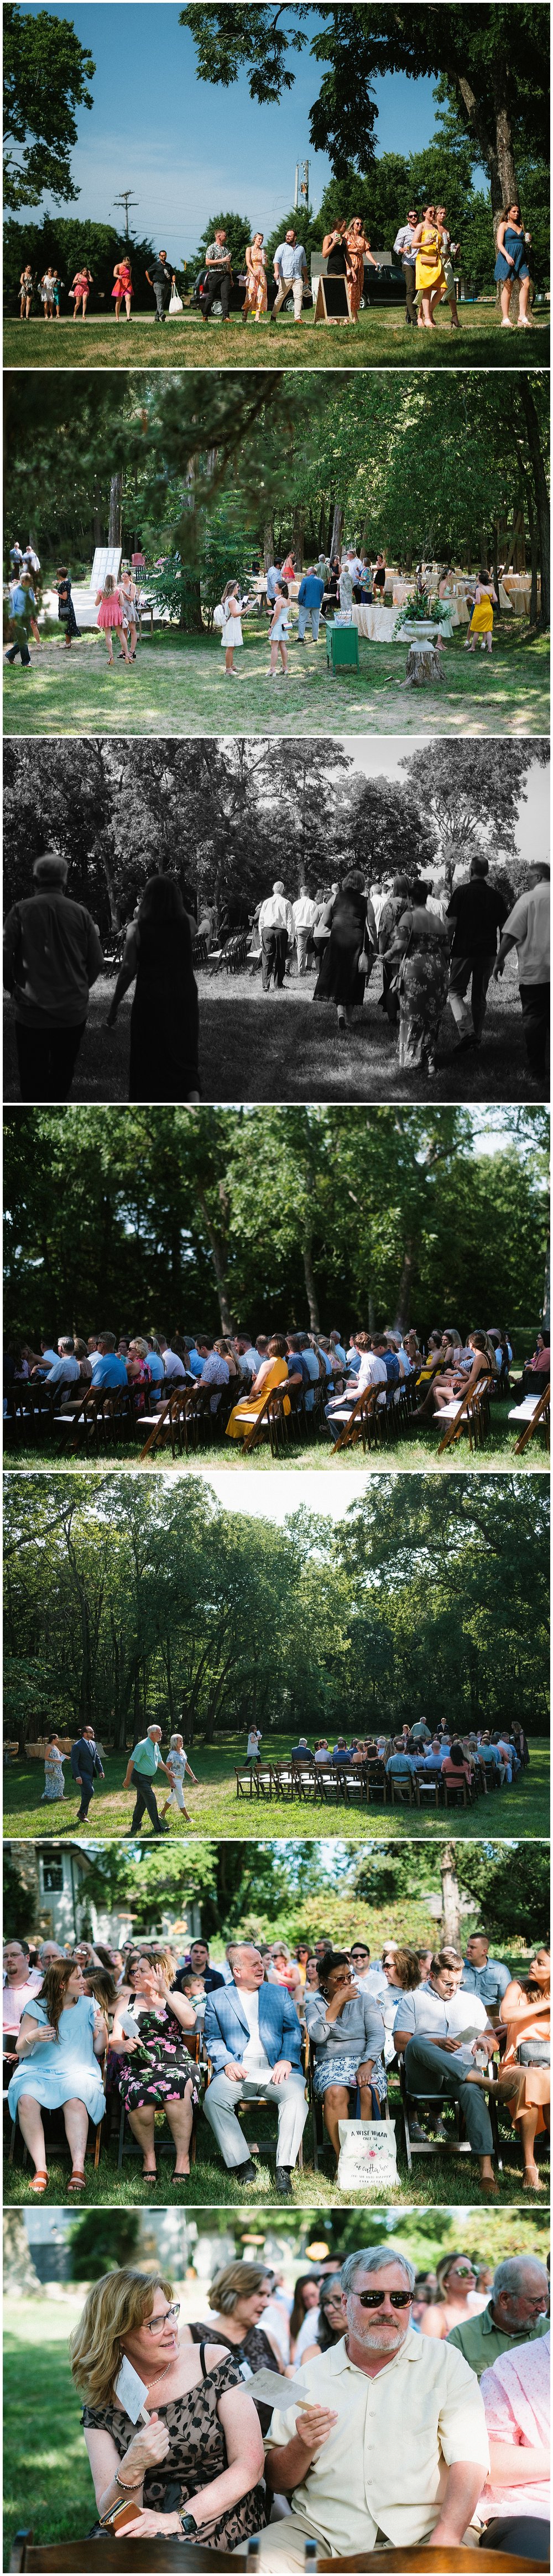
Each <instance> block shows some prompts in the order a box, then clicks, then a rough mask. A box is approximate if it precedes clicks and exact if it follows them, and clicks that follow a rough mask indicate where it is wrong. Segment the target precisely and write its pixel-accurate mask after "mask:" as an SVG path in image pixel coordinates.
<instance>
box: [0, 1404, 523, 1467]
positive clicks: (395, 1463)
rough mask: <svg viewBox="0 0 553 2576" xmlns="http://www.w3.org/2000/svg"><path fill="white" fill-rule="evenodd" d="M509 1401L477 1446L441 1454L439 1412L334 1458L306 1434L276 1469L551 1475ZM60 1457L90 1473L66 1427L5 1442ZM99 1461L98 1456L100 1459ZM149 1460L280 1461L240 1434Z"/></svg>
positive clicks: (114, 1462)
mask: <svg viewBox="0 0 553 2576" xmlns="http://www.w3.org/2000/svg"><path fill="white" fill-rule="evenodd" d="M510 1403H511V1398H510V1397H509V1398H507V1397H506V1398H505V1402H501V1403H498V1404H494V1405H492V1412H491V1422H492V1427H491V1434H490V1438H489V1440H487V1441H486V1446H485V1448H484V1449H475V1450H471V1449H470V1448H469V1444H468V1440H467V1439H466V1438H465V1439H463V1441H462V1443H461V1444H460V1445H456V1446H455V1448H454V1447H452V1448H451V1449H447V1450H446V1451H445V1454H444V1456H443V1457H442V1458H439V1457H438V1448H439V1442H440V1430H439V1425H438V1420H437V1417H436V1424H435V1427H434V1424H433V1423H429V1424H428V1426H427V1425H425V1426H424V1427H423V1428H419V1427H418V1426H415V1425H414V1426H413V1431H412V1435H411V1437H410V1438H409V1439H405V1440H398V1441H396V1443H395V1446H394V1448H393V1449H392V1448H390V1449H381V1448H378V1449H371V1450H368V1451H366V1452H365V1455H363V1449H362V1447H360V1446H358V1447H356V1448H355V1449H342V1450H340V1451H339V1454H338V1456H337V1457H336V1458H334V1457H333V1455H332V1446H333V1444H332V1440H331V1438H330V1436H329V1437H328V1439H326V1440H323V1439H321V1440H316V1441H313V1442H312V1443H311V1442H309V1441H308V1442H307V1443H306V1445H305V1448H301V1447H298V1448H297V1449H296V1448H294V1449H292V1448H290V1449H287V1450H286V1451H285V1453H284V1456H283V1458H282V1461H281V1462H279V1461H277V1462H276V1464H277V1470H278V1465H279V1464H280V1463H282V1465H283V1467H285V1469H286V1473H287V1474H291V1475H293V1474H296V1475H298V1474H299V1475H302V1474H303V1473H304V1471H305V1469H306V1468H308V1469H309V1470H310V1471H311V1469H312V1468H315V1469H316V1470H317V1471H320V1472H322V1473H323V1474H324V1472H325V1470H326V1468H327V1467H329V1466H331V1467H332V1469H333V1471H334V1469H335V1468H336V1469H338V1470H339V1472H340V1474H341V1475H343V1476H348V1475H349V1476H351V1475H352V1474H353V1475H354V1476H355V1479H356V1483H358V1481H359V1475H360V1474H361V1475H364V1474H365V1471H366V1472H367V1474H368V1475H370V1474H371V1472H373V1473H376V1474H377V1475H382V1473H383V1471H384V1472H385V1473H386V1475H390V1474H392V1475H397V1474H400V1475H405V1474H410V1475H413V1474H417V1475H420V1473H421V1470H423V1471H427V1470H428V1469H429V1470H430V1472H431V1473H435V1472H436V1470H437V1471H438V1473H439V1474H440V1475H441V1474H442V1473H445V1474H446V1475H447V1474H449V1472H450V1471H451V1469H452V1468H453V1469H454V1470H455V1473H456V1474H458V1472H459V1468H460V1467H462V1468H467V1467H468V1468H471V1469H472V1468H474V1470H475V1473H476V1474H477V1475H478V1474H480V1475H484V1476H489V1475H490V1474H492V1475H493V1474H494V1473H499V1474H504V1473H505V1470H507V1472H509V1473H510V1472H511V1470H512V1469H513V1467H514V1468H515V1470H516V1472H517V1473H521V1474H522V1475H524V1474H525V1473H526V1474H528V1472H529V1471H530V1472H531V1473H532V1474H533V1475H535V1474H536V1473H537V1472H539V1471H540V1469H541V1472H542V1474H543V1475H549V1453H548V1451H547V1449H546V1447H545V1435H544V1434H543V1435H541V1436H540V1437H539V1439H538V1438H536V1439H535V1440H533V1441H531V1442H530V1444H529V1446H528V1448H527V1449H525V1450H523V1453H522V1457H520V1458H515V1455H514V1449H515V1440H516V1434H517V1431H520V1430H521V1429H523V1428H524V1425H523V1424H520V1423H518V1424H516V1425H514V1424H509V1420H508V1416H509V1406H510ZM139 1456H140V1442H139V1440H137V1441H136V1444H135V1443H134V1441H133V1443H132V1446H131V1445H129V1443H128V1442H127V1441H126V1442H125V1445H124V1447H119V1448H116V1447H113V1448H112V1450H111V1453H110V1458H109V1465H110V1469H111V1467H112V1466H121V1467H128V1466H129V1465H131V1466H134V1465H135V1464H136V1462H137V1460H138V1458H139ZM60 1460H62V1461H63V1466H64V1470H65V1469H66V1468H67V1467H69V1470H70V1472H72V1473H73V1474H74V1475H77V1476H88V1474H89V1472H90V1458H89V1457H87V1456H86V1455H83V1454H82V1453H81V1451H80V1450H79V1451H78V1452H77V1454H76V1456H74V1457H69V1458H68V1456H67V1442H66V1438H65V1434H62V1436H61V1439H60V1440H59V1442H58V1436H57V1435H56V1438H55V1440H54V1439H50V1440H48V1441H46V1440H44V1441H43V1442H41V1446H40V1448H38V1446H37V1444H36V1442H35V1443H33V1442H32V1441H31V1440H29V1441H28V1442H27V1444H25V1443H24V1442H21V1441H18V1443H17V1447H14V1448H13V1449H10V1448H8V1447H7V1446H6V1448H5V1450H4V1465H5V1467H10V1466H11V1467H15V1468H16V1469H17V1470H18V1472H19V1469H20V1468H21V1467H30V1466H32V1467H33V1468H36V1467H42V1466H44V1467H45V1468H46V1469H48V1470H49V1469H50V1468H51V1467H52V1466H53V1465H54V1463H58V1462H59V1461H60ZM94 1463H95V1464H97V1463H98V1462H97V1461H96V1460H95V1462H94ZM150 1466H153V1467H156V1466H157V1467H159V1466H162V1467H163V1468H164V1469H167V1470H168V1471H169V1473H170V1474H174V1475H181V1474H184V1475H188V1473H190V1474H193V1475H197V1473H198V1468H201V1470H202V1473H205V1474H206V1475H207V1476H209V1470H210V1468H211V1467H217V1468H219V1469H221V1468H224V1469H225V1470H226V1469H227V1468H228V1469H229V1470H230V1473H231V1474H237V1475H251V1474H252V1472H253V1473H254V1474H258V1475H263V1474H271V1473H272V1472H274V1468H275V1460H274V1459H273V1458H272V1457H271V1451H270V1447H269V1442H268V1440H266V1441H264V1442H263V1443H262V1444H261V1443H260V1445H259V1448H257V1449H252V1450H250V1452H249V1453H248V1454H244V1453H243V1451H242V1450H241V1448H240V1447H239V1443H238V1441H235V1440H225V1439H222V1440H219V1441H217V1442H215V1443H214V1446H213V1447H212V1448H205V1449H201V1450H200V1451H199V1452H197V1453H196V1452H194V1455H193V1457H192V1459H191V1462H190V1468H189V1466H188V1463H187V1461H186V1460H185V1459H184V1458H182V1459H181V1458H176V1459H173V1457H172V1454H171V1447H170V1443H168V1444H164V1446H163V1448H162V1449H161V1448H160V1449H158V1450H156V1451H155V1452H154V1455H153V1457H152V1458H151V1459H150V1460H145V1461H144V1470H143V1472H144V1474H148V1472H149V1468H150Z"/></svg>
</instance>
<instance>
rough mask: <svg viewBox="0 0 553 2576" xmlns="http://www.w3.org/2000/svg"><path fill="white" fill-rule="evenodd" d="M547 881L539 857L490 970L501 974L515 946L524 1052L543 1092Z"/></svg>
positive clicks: (546, 1037) (547, 974)
mask: <svg viewBox="0 0 553 2576" xmlns="http://www.w3.org/2000/svg"><path fill="white" fill-rule="evenodd" d="M549 882H550V872H549V864H548V861H547V860H546V859H542V860H540V861H539V862H538V864H537V866H536V867H535V868H531V869H530V873H529V877H528V885H527V889H526V893H525V894H519V896H518V897H517V901H516V903H514V904H513V908H512V911H511V912H510V913H509V916H508V920H507V921H506V922H505V927H504V930H503V932H502V936H501V940H500V944H499V949H498V954H497V958H496V963H495V966H494V970H493V972H494V981H495V980H496V979H497V977H498V976H500V975H502V974H503V968H504V965H505V958H506V957H508V954H509V949H510V948H516V949H517V952H518V989H519V993H520V1000H521V1007H522V1020H523V1028H524V1036H525V1040H526V1053H527V1057H528V1064H529V1068H530V1073H531V1074H532V1076H533V1079H534V1082H535V1083H536V1085H537V1088H538V1090H539V1091H540V1092H541V1093H542V1094H543V1090H544V1086H546V1084H547V1049H548V1041H549V981H550V968H549V910H550V896H549Z"/></svg>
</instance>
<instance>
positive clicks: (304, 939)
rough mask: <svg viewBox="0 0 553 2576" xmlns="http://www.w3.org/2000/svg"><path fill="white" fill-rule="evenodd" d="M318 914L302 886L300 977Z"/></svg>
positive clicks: (296, 907) (296, 911) (297, 925)
mask: <svg viewBox="0 0 553 2576" xmlns="http://www.w3.org/2000/svg"><path fill="white" fill-rule="evenodd" d="M300 616H301V610H300ZM312 631H313V630H312ZM303 640H304V639H303V636H301V635H300V638H299V641H300V644H301V643H303ZM317 912H318V905H317V904H316V902H315V899H314V896H313V895H310V894H309V891H308V888H307V886H306V885H302V886H300V890H299V895H297V896H296V901H295V903H293V904H292V914H293V921H294V935H295V942H296V951H297V959H298V975H306V974H307V951H308V948H309V945H310V941H311V932H312V930H313V928H314V924H315V922H316V919H317Z"/></svg>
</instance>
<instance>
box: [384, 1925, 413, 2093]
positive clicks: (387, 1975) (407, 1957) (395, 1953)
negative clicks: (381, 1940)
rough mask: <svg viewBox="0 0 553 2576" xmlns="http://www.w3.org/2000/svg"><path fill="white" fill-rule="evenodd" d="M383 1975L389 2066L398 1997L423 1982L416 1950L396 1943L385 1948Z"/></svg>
mask: <svg viewBox="0 0 553 2576" xmlns="http://www.w3.org/2000/svg"><path fill="white" fill-rule="evenodd" d="M382 1975H383V1982H384V1988H385V1992H384V1993H383V1994H380V1993H379V2003H380V2010H381V2013H382V2020H383V2023H384V2029H385V2033H386V2038H385V2047H384V2055H385V2059H386V2065H387V2066H389V2064H390V2060H391V2058H392V2057H395V2039H394V2035H393V2034H394V2028H395V2023H396V2021H397V2016H398V2010H399V2004H398V1997H399V1995H412V1994H414V1993H415V1990H416V1987H417V1986H420V1982H421V1972H420V1968H419V1962H418V1958H417V1953H416V1950H404V1949H398V1948H397V1946H396V1944H395V1943H394V1948H393V1950H383V1952H382Z"/></svg>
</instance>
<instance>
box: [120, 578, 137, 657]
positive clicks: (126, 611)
mask: <svg viewBox="0 0 553 2576" xmlns="http://www.w3.org/2000/svg"><path fill="white" fill-rule="evenodd" d="M119 598H120V601H121V608H122V611H123V634H124V637H125V642H126V644H127V646H128V649H129V660H130V661H131V662H136V637H137V629H138V607H137V590H136V582H135V581H134V579H133V575H132V572H122V573H121V577H120V582H119ZM124 659H125V656H124V653H123V649H122V646H121V652H120V660H121V661H122V662H123V661H124Z"/></svg>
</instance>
